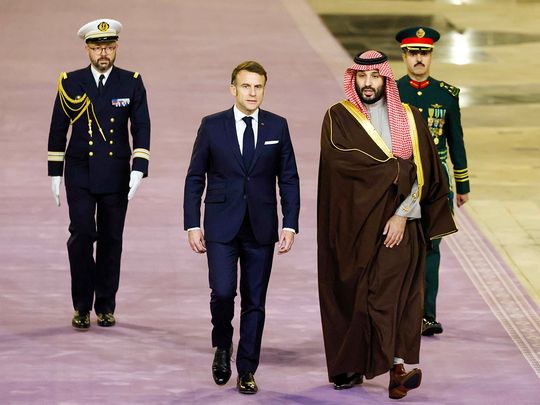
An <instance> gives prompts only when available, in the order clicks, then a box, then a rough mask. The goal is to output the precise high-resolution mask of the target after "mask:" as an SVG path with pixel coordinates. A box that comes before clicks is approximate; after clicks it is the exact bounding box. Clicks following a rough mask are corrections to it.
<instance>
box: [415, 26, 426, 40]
mask: <svg viewBox="0 0 540 405" xmlns="http://www.w3.org/2000/svg"><path fill="white" fill-rule="evenodd" d="M424 35H426V31H424V30H423V29H422V28H419V29H418V31H416V36H417V37H418V38H424Z"/></svg>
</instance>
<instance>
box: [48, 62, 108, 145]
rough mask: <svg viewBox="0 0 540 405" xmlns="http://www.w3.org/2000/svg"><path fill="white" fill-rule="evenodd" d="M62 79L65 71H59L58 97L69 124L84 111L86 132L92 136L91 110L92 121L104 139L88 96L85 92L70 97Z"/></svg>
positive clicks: (65, 77)
mask: <svg viewBox="0 0 540 405" xmlns="http://www.w3.org/2000/svg"><path fill="white" fill-rule="evenodd" d="M64 79H67V73H66V72H62V73H60V77H59V78H58V97H59V98H60V105H61V106H62V110H64V113H65V114H66V115H67V117H68V118H69V123H70V125H73V124H74V123H75V122H77V120H78V119H79V118H81V116H82V115H83V114H84V113H85V112H86V117H87V119H88V134H89V135H90V136H92V119H91V118H90V110H92V116H93V117H94V121H95V123H96V125H97V127H98V129H99V132H100V133H101V136H102V137H103V139H104V140H105V141H106V140H107V139H106V138H105V135H104V133H103V130H102V129H101V125H99V121H98V119H97V117H96V112H95V111H94V105H93V104H92V102H91V101H90V98H89V97H88V96H87V95H86V93H85V94H83V95H82V96H80V97H77V98H75V99H74V98H71V97H70V96H69V94H68V93H67V91H66V90H65V89H64V85H63V84H62V81H63V80H64ZM68 110H69V111H72V112H73V115H74V116H75V117H74V118H73V117H72V115H71V114H70V113H69V112H68Z"/></svg>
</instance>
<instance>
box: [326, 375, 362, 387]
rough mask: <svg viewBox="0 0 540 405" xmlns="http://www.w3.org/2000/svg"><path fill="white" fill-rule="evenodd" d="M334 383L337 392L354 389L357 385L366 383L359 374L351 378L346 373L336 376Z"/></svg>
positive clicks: (333, 379)
mask: <svg viewBox="0 0 540 405" xmlns="http://www.w3.org/2000/svg"><path fill="white" fill-rule="evenodd" d="M332 381H333V382H334V389H335V390H346V389H348V388H352V387H353V385H355V384H362V383H363V382H364V378H363V377H362V375H361V374H358V373H354V374H353V375H351V376H347V374H346V373H343V374H338V375H336V376H334V377H333V378H332Z"/></svg>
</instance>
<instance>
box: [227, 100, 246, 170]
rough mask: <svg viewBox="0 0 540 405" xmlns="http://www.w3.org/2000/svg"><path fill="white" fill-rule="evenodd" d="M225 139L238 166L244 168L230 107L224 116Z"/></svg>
mask: <svg viewBox="0 0 540 405" xmlns="http://www.w3.org/2000/svg"><path fill="white" fill-rule="evenodd" d="M225 138H226V139H225V140H226V142H227V143H228V144H229V147H230V148H231V150H232V153H233V155H234V157H235V158H236V160H238V163H239V164H240V166H241V167H242V168H243V169H244V171H245V170H246V169H245V168H244V161H243V160H242V153H241V152H240V145H239V144H238V136H237V135H236V123H235V122H234V112H233V109H232V108H231V109H230V110H229V111H228V112H227V114H226V118H225Z"/></svg>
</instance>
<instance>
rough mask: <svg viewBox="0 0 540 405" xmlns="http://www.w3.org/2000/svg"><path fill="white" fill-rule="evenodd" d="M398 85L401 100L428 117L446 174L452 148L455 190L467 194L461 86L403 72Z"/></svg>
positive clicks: (467, 177)
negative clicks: (413, 76)
mask: <svg viewBox="0 0 540 405" xmlns="http://www.w3.org/2000/svg"><path fill="white" fill-rule="evenodd" d="M397 85H398V89H399V95H400V97H401V101H403V102H404V103H408V104H411V105H413V106H415V107H417V108H418V109H419V110H420V111H421V112H422V115H423V116H424V118H425V119H426V121H427V123H428V127H429V130H430V132H431V136H432V137H433V141H434V142H435V145H436V147H437V151H438V153H439V157H440V159H441V162H442V164H443V167H444V168H445V170H446V174H447V175H448V166H447V163H446V160H447V158H448V152H450V160H451V162H452V165H453V166H454V180H455V182H456V187H455V191H456V192H457V194H467V193H468V192H469V191H470V188H469V171H468V169H467V155H466V153H465V144H464V142H463V129H462V128H461V112H460V110H459V89H458V88H457V87H454V86H451V85H449V84H448V83H445V82H442V81H439V80H435V79H434V78H432V77H428V79H427V80H426V81H424V82H416V81H413V80H411V79H410V78H409V76H403V77H402V78H401V79H399V80H398V81H397Z"/></svg>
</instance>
